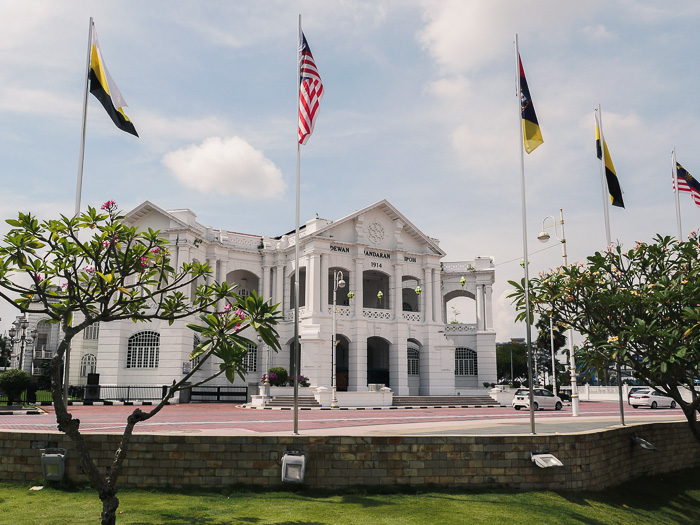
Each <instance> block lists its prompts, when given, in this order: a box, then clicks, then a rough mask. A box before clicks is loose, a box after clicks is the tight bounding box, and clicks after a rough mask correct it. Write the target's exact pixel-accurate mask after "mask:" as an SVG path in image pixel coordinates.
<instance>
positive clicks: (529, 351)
mask: <svg viewBox="0 0 700 525" xmlns="http://www.w3.org/2000/svg"><path fill="white" fill-rule="evenodd" d="M515 79H516V80H515V81H516V92H515V94H516V98H517V101H518V128H519V129H520V194H521V202H522V221H523V269H524V271H525V340H526V343H527V377H528V386H529V387H530V433H531V434H535V403H534V391H533V384H532V334H531V327H530V277H529V275H528V266H529V261H528V257H527V205H526V202H525V151H524V150H525V137H524V134H523V117H522V101H521V91H520V52H519V51H518V34H517V33H516V34H515Z"/></svg>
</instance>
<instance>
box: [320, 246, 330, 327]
mask: <svg viewBox="0 0 700 525" xmlns="http://www.w3.org/2000/svg"><path fill="white" fill-rule="evenodd" d="M329 257H330V255H329V254H327V253H322V254H321V275H320V276H319V278H320V279H321V303H320V309H321V312H322V313H324V314H327V313H328V305H329V304H330V302H329V301H328V293H329V292H328V264H329V262H330V261H329Z"/></svg>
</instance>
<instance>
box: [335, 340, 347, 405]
mask: <svg viewBox="0 0 700 525" xmlns="http://www.w3.org/2000/svg"><path fill="white" fill-rule="evenodd" d="M336 337H337V339H338V344H337V346H336V347H335V387H336V390H338V391H339V392H347V390H348V370H349V368H350V366H349V365H350V359H349V350H350V341H349V340H348V338H347V337H345V336H344V335H340V334H338V335H337V336H336Z"/></svg>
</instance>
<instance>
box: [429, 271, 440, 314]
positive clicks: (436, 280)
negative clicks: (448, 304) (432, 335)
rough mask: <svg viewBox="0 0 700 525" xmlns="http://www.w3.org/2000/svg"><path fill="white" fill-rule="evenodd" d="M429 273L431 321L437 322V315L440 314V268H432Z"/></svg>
mask: <svg viewBox="0 0 700 525" xmlns="http://www.w3.org/2000/svg"><path fill="white" fill-rule="evenodd" d="M431 275H432V283H433V321H435V322H438V321H440V320H441V319H440V317H438V316H441V315H442V306H441V305H440V303H441V301H440V293H441V288H442V287H441V286H440V270H439V269H437V268H433V269H432V270H431Z"/></svg>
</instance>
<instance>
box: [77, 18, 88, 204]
mask: <svg viewBox="0 0 700 525" xmlns="http://www.w3.org/2000/svg"><path fill="white" fill-rule="evenodd" d="M91 50H92V17H90V28H89V29H88V46H87V61H86V64H85V93H84V95H83V127H82V130H81V133H80V158H79V159H78V187H77V188H76V190H75V214H76V215H78V214H79V213H80V197H81V194H82V191H83V161H84V160H85V127H86V123H87V106H88V104H87V102H88V78H89V75H90V51H91Z"/></svg>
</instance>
